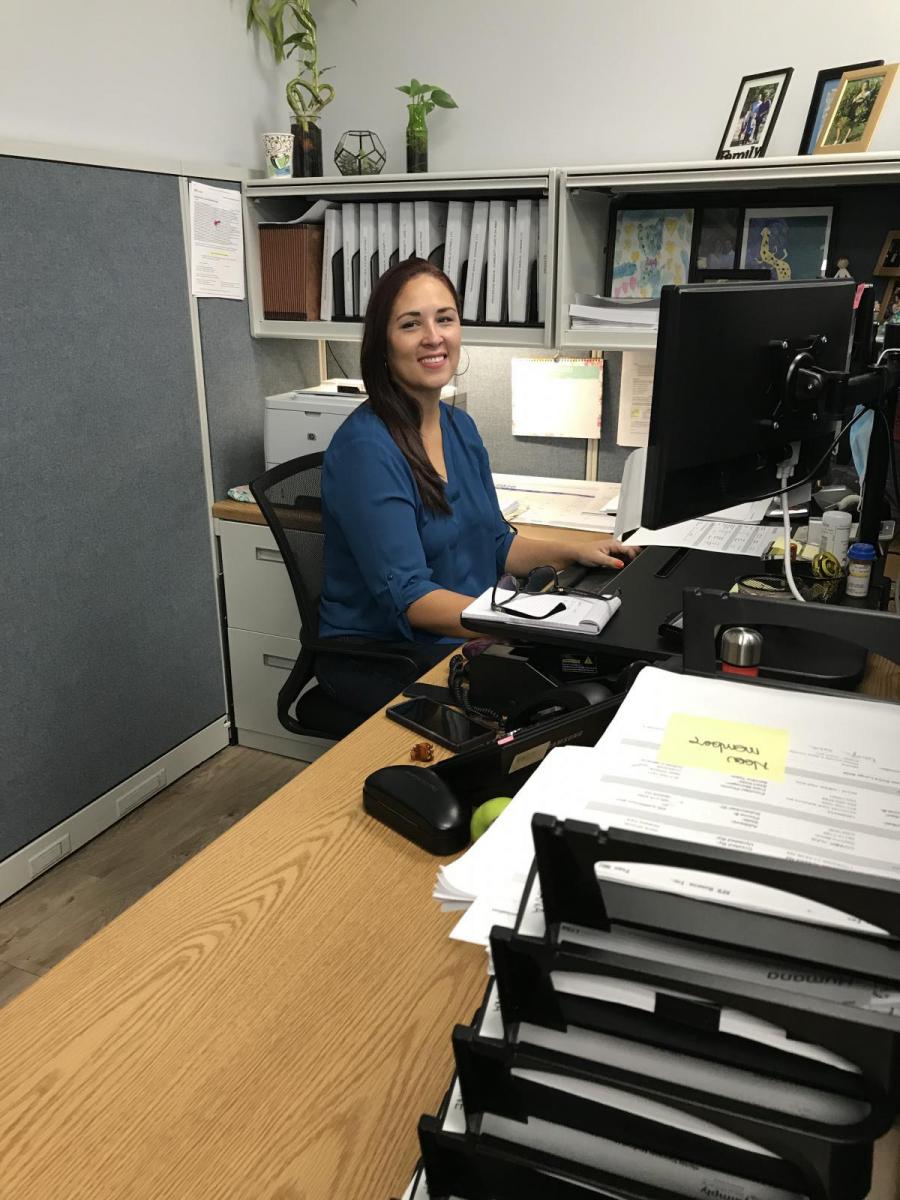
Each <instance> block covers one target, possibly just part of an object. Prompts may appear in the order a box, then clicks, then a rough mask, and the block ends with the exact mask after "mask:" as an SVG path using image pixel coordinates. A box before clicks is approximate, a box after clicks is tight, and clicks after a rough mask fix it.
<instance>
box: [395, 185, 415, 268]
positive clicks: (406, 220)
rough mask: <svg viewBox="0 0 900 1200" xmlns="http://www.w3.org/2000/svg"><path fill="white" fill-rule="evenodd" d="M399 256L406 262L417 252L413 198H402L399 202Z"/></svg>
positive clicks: (400, 259) (401, 260)
mask: <svg viewBox="0 0 900 1200" xmlns="http://www.w3.org/2000/svg"><path fill="white" fill-rule="evenodd" d="M399 210H400V211H399V221H400V226H399V231H398V234H397V237H398V246H399V248H398V258H399V261H400V262H406V260H407V259H408V258H412V256H413V255H414V254H415V252H416V218H415V212H414V210H413V202H412V200H401V201H400V204H399Z"/></svg>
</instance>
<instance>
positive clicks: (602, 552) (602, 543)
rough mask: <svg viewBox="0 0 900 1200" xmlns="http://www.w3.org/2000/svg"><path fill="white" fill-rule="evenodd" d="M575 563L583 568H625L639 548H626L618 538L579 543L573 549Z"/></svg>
mask: <svg viewBox="0 0 900 1200" xmlns="http://www.w3.org/2000/svg"><path fill="white" fill-rule="evenodd" d="M572 550H573V554H574V558H575V561H576V562H577V563H580V564H581V565H582V566H583V567H617V568H618V567H624V566H625V563H626V562H630V561H631V559H633V558H634V556H635V555H636V554H637V552H638V547H637V546H626V545H624V544H623V543H622V542H620V541H619V539H618V538H614V537H609V538H600V539H599V540H598V541H596V542H579V543H578V544H577V546H576V545H573V547H572Z"/></svg>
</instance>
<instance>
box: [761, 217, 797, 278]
mask: <svg viewBox="0 0 900 1200" xmlns="http://www.w3.org/2000/svg"><path fill="white" fill-rule="evenodd" d="M759 261H760V262H764V263H765V264H766V266H767V267H771V268H772V270H773V271H774V272H775V277H776V278H777V279H778V281H779V283H783V282H784V280H785V279H790V277H791V268H790V264H789V263H788V260H787V254H785V256H784V258H779V257H778V256H777V255H776V254H774V253H773V252H772V249H771V247H770V246H769V227H768V225H766V226H764V227H763V231H762V233H761V234H760V237H759Z"/></svg>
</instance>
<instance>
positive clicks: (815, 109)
mask: <svg viewBox="0 0 900 1200" xmlns="http://www.w3.org/2000/svg"><path fill="white" fill-rule="evenodd" d="M883 66H884V59H883V58H878V59H875V60H873V61H872V62H861V63H852V64H850V65H848V66H846V67H828V68H827V70H825V71H820V72H819V73H818V75H817V76H816V83H815V87H814V88H813V94H812V100H811V101H810V105H809V112H808V113H807V114H806V126H805V127H804V130H803V137H802V138H801V139H800V149H799V150H798V151H797V153H798V154H812V152H813V150H815V148H816V142H817V141H818V140H819V134H820V133H821V132H822V125H823V123H824V121H825V117H826V116H827V115H828V110H829V109H830V108H831V104H832V101H833V100H834V96H835V93H836V92H837V90H838V88H839V87H840V84H841V77H842V76H843V74H844V72H845V71H863V70H865V68H866V67H883Z"/></svg>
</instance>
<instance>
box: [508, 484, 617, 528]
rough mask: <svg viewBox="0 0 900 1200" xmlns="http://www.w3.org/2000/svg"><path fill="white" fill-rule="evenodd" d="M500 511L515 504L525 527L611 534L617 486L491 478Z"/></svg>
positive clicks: (613, 524) (518, 516)
mask: <svg viewBox="0 0 900 1200" xmlns="http://www.w3.org/2000/svg"><path fill="white" fill-rule="evenodd" d="M493 480H494V487H495V488H496V490H497V496H498V499H499V500H500V504H501V507H502V506H503V505H504V504H506V503H507V502H510V501H512V500H515V501H516V502H517V508H516V517H517V518H518V519H519V520H520V521H524V522H525V523H526V524H528V525H553V526H555V527H557V528H564V529H589V530H595V531H596V532H597V533H612V531H613V529H614V527H615V523H616V522H615V516H614V515H612V514H614V513H615V511H616V507H615V506H616V503H617V502H618V496H619V485H618V484H617V483H600V482H594V481H593V480H587V479H551V478H546V477H544V476H541V475H499V474H495V475H494V476H493Z"/></svg>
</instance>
